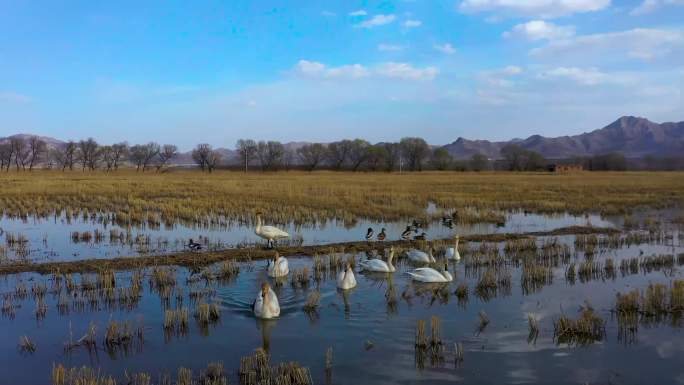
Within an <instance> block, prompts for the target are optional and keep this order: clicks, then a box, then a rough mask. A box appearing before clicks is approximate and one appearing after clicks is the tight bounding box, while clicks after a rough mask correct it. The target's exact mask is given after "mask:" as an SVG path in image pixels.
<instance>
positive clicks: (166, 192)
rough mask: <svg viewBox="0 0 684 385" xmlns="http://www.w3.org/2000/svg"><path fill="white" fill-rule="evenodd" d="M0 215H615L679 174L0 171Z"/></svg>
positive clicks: (680, 182) (676, 198)
mask: <svg viewBox="0 0 684 385" xmlns="http://www.w3.org/2000/svg"><path fill="white" fill-rule="evenodd" d="M0 185H2V189H0V210H2V212H3V213H4V214H6V215H10V216H26V215H39V216H52V215H54V214H55V213H65V214H68V215H69V216H77V215H83V214H84V212H87V214H88V215H89V216H93V215H95V216H101V215H103V214H110V215H109V216H108V217H106V218H105V220H112V221H116V222H118V223H120V224H129V223H130V224H139V223H148V224H152V225H154V224H160V223H164V222H168V223H177V222H184V223H190V224H199V225H226V224H228V223H229V222H230V221H245V222H248V223H251V222H252V221H253V219H254V218H253V217H254V213H255V212H256V211H258V210H261V211H263V212H264V216H265V217H266V219H267V220H268V221H272V222H277V223H285V222H289V221H291V220H294V221H295V222H296V223H308V224H310V223H316V222H319V221H323V220H327V219H333V218H336V219H340V220H343V221H346V222H349V223H353V222H354V221H355V220H357V219H359V218H368V219H374V220H383V219H384V220H398V219H405V218H424V217H425V215H426V214H425V207H426V206H427V204H428V202H430V201H432V202H435V203H436V204H437V205H438V206H440V207H441V208H447V209H458V210H459V214H460V215H459V220H461V221H463V222H478V221H482V220H489V221H491V220H496V218H497V212H499V210H528V211H532V212H538V213H557V212H571V213H575V214H584V213H586V212H598V213H603V214H622V213H626V212H629V211H630V210H631V209H633V208H636V207H639V206H647V207H654V208H660V207H664V206H669V205H672V204H679V203H681V202H682V201H684V173H678V172H658V173H655V172H648V173H646V172H620V173H589V172H584V173H575V174H565V175H557V174H550V173H502V172H499V173H496V172H491V173H457V172H422V173H404V174H397V173H392V174H389V173H350V172H349V173H348V172H326V171H321V172H314V173H307V172H280V173H265V174H264V173H249V174H243V173H240V172H232V171H219V172H215V173H212V174H206V173H200V172H197V171H174V172H169V173H161V174H158V173H144V174H143V173H136V172H134V171H130V170H125V171H120V172H116V173H108V174H105V173H102V172H94V173H81V172H66V173H62V172H56V171H34V172H20V173H16V172H9V173H5V172H3V173H0Z"/></svg>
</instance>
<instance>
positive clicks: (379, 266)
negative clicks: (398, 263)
mask: <svg viewBox="0 0 684 385" xmlns="http://www.w3.org/2000/svg"><path fill="white" fill-rule="evenodd" d="M393 258H394V248H392V247H390V252H389V256H388V257H387V262H385V261H383V260H382V259H379V258H374V259H367V260H365V261H360V262H359V265H361V269H362V270H365V271H370V272H376V273H394V272H395V271H397V269H396V268H395V267H394V265H392V259H393Z"/></svg>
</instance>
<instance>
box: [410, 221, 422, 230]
mask: <svg viewBox="0 0 684 385" xmlns="http://www.w3.org/2000/svg"><path fill="white" fill-rule="evenodd" d="M420 228H421V224H420V222H418V221H417V220H415V219H414V220H413V221H412V222H411V229H413V231H414V232H415V233H417V232H418V229H420Z"/></svg>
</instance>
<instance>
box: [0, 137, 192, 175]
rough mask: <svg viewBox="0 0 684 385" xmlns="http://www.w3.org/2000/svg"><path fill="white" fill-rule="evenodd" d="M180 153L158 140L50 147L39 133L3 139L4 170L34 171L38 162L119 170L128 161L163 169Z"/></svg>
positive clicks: (84, 142) (63, 167)
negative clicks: (157, 141)
mask: <svg viewBox="0 0 684 385" xmlns="http://www.w3.org/2000/svg"><path fill="white" fill-rule="evenodd" d="M177 155H178V148H177V147H176V146H175V145H172V144H164V145H159V144H158V143H155V142H150V143H147V144H136V145H133V146H129V145H128V143H126V142H121V143H116V144H112V145H100V144H98V143H97V142H96V141H95V140H94V139H92V138H89V139H84V140H80V141H78V142H76V141H69V142H66V143H64V144H62V145H57V146H54V147H52V148H48V146H47V144H46V143H45V141H43V140H42V139H40V138H39V137H37V136H29V137H21V136H14V137H11V138H9V140H7V141H5V142H4V143H0V170H6V171H9V170H10V168H12V167H15V168H16V170H17V171H19V170H28V171H31V170H33V169H34V167H36V166H37V165H39V164H40V165H42V166H45V167H47V168H58V169H61V170H74V169H79V168H80V169H81V170H83V171H86V170H96V169H103V170H105V171H112V170H118V169H119V167H120V166H121V165H123V164H124V163H129V164H131V165H133V166H135V168H136V170H138V171H147V170H150V169H154V170H157V171H161V170H162V169H164V168H165V167H166V166H168V165H169V164H170V162H171V161H172V160H173V158H175V157H176V156H177Z"/></svg>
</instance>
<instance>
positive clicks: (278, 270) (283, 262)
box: [268, 251, 290, 278]
mask: <svg viewBox="0 0 684 385" xmlns="http://www.w3.org/2000/svg"><path fill="white" fill-rule="evenodd" d="M289 273H290V267H289V265H288V263H287V258H285V257H281V256H280V254H278V252H277V251H276V253H275V255H274V256H273V259H271V260H269V261H268V276H269V277H272V278H277V277H284V276H286V275H288V274H289Z"/></svg>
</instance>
